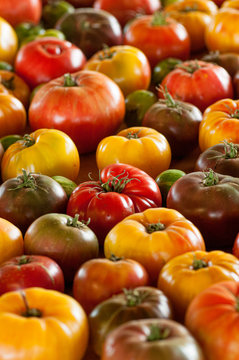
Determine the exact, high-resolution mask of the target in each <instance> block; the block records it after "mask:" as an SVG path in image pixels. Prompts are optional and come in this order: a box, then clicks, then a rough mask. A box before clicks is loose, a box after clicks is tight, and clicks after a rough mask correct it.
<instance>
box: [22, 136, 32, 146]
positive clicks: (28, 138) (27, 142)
mask: <svg viewBox="0 0 239 360" xmlns="http://www.w3.org/2000/svg"><path fill="white" fill-rule="evenodd" d="M22 140H23V143H24V146H25V147H30V146H32V145H34V144H35V140H34V139H33V137H32V136H31V135H29V134H25V135H24V136H23V139H22Z"/></svg>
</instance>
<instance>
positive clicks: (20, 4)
mask: <svg viewBox="0 0 239 360" xmlns="http://www.w3.org/2000/svg"><path fill="white" fill-rule="evenodd" d="M41 13H42V3H41V0H24V1H18V0H7V1H1V2H0V14H1V16H2V17H3V18H4V19H6V20H7V21H8V22H9V23H10V24H11V25H12V26H14V27H15V26H16V25H17V24H19V23H22V22H25V21H29V22H31V23H33V24H37V23H38V22H39V21H40V18H41Z"/></svg>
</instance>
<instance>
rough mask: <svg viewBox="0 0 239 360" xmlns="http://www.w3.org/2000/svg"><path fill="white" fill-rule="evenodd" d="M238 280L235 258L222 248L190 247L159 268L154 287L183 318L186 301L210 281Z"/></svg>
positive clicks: (180, 317) (212, 282) (238, 269)
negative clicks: (190, 248)
mask: <svg viewBox="0 0 239 360" xmlns="http://www.w3.org/2000/svg"><path fill="white" fill-rule="evenodd" d="M226 280H235V281H239V260H238V259H237V258H236V257H235V256H233V255H231V254H228V253H226V252H224V251H219V250H217V251H210V252H206V251H192V252H187V253H185V254H182V255H179V256H176V257H175V258H173V259H171V260H169V262H168V263H167V264H166V265H164V267H163V268H162V270H161V272H160V274H159V278H158V288H159V289H160V290H162V291H163V292H164V294H165V295H166V296H167V297H168V298H169V299H170V301H171V302H172V305H173V308H174V310H175V316H176V318H177V319H178V320H179V321H182V322H183V321H184V316H185V313H186V310H187V308H188V306H189V304H190V302H191V301H192V300H193V299H194V298H195V296H197V294H199V293H200V292H201V291H203V290H204V289H206V288H207V287H209V286H210V285H212V284H214V283H216V282H220V281H226Z"/></svg>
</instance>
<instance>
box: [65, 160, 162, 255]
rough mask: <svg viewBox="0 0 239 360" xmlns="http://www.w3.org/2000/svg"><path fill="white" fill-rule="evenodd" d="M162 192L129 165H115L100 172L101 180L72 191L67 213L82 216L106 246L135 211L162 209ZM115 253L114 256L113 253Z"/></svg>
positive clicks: (87, 182) (147, 176) (138, 170)
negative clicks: (106, 240) (108, 237)
mask: <svg viewBox="0 0 239 360" xmlns="http://www.w3.org/2000/svg"><path fill="white" fill-rule="evenodd" d="M161 203H162V200H161V193H160V190H159V188H158V185H157V184H156V182H155V181H154V179H153V178H152V177H151V176H149V175H148V174H146V173H145V172H144V171H142V170H140V169H138V168H136V167H134V166H131V165H127V164H120V163H118V164H112V165H109V166H106V167H105V168H104V169H102V170H101V171H100V179H99V180H98V181H97V180H95V181H93V180H92V181H86V182H83V183H81V184H80V185H78V186H77V188H76V189H75V190H74V191H73V192H72V194H71V196H70V199H69V201H68V205H67V214H69V215H71V216H74V215H75V214H79V219H81V220H84V221H88V220H89V219H90V222H89V227H90V228H91V229H92V230H93V231H94V232H95V233H96V235H97V237H98V239H99V241H100V243H101V244H103V241H104V238H105V236H106V235H107V233H108V232H109V231H110V229H112V227H113V226H114V225H116V224H117V223H118V222H119V221H121V220H122V219H124V218H125V217H126V216H128V215H130V214H134V213H135V212H140V211H144V210H145V209H147V208H150V207H159V206H161ZM111 254H114V251H112V252H111V253H110V254H109V253H108V255H109V257H110V255H111Z"/></svg>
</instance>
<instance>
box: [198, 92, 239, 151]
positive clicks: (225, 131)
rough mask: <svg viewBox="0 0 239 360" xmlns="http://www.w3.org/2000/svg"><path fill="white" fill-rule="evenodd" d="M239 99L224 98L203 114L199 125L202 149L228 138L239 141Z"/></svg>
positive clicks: (235, 141)
mask: <svg viewBox="0 0 239 360" xmlns="http://www.w3.org/2000/svg"><path fill="white" fill-rule="evenodd" d="M238 118H239V100H232V99H229V98H228V99H222V100H220V101H217V102H216V103H215V104H212V105H211V106H210V107H208V108H207V110H206V111H205V113H204V114H203V120H202V122H201V124H200V127H199V146H200V149H201V151H204V150H206V149H207V148H209V147H211V146H214V145H216V144H218V143H220V142H221V141H224V140H227V141H230V142H233V143H235V144H237V143H239V122H238Z"/></svg>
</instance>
